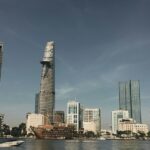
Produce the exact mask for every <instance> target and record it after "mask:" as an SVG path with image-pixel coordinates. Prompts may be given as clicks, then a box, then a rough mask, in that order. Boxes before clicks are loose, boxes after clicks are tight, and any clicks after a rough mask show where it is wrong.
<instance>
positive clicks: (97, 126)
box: [83, 108, 101, 134]
mask: <svg viewBox="0 0 150 150" xmlns="http://www.w3.org/2000/svg"><path fill="white" fill-rule="evenodd" d="M83 128H84V132H87V131H93V132H94V133H95V134H97V133H99V132H100V131H101V114H100V109H99V108H95V109H91V108H85V109H84V110H83Z"/></svg>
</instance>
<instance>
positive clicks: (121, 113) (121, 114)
mask: <svg viewBox="0 0 150 150" xmlns="http://www.w3.org/2000/svg"><path fill="white" fill-rule="evenodd" d="M126 118H129V112H128V111H127V110H114V111H112V133H113V134H117V130H118V121H119V119H126Z"/></svg>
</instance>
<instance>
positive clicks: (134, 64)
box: [0, 0, 150, 127]
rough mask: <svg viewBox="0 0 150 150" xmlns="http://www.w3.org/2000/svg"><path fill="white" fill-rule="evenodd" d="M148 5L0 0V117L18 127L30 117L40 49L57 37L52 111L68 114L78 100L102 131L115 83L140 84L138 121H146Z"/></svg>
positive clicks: (114, 102)
mask: <svg viewBox="0 0 150 150" xmlns="http://www.w3.org/2000/svg"><path fill="white" fill-rule="evenodd" d="M35 3H36V5H35ZM149 4H150V2H149V1H147V0H143V1H141V0H133V1H132V2H131V1H129V0H126V1H120V0H114V1H113V2H112V1H111V0H105V1H104V0H102V1H100V2H99V1H98V0H96V1H94V2H92V1H90V0H86V1H84V0H83V1H80V0H77V1H73V0H65V1H64V0H55V1H54V0H50V1H49V0H45V1H44V2H43V1H42V0H39V1H38V2H37V1H35V0H30V1H29V0H26V1H19V0H13V1H9V0H1V2H0V17H1V21H0V33H1V34H0V41H2V42H4V54H3V55H4V57H3V67H2V79H1V83H0V102H1V105H0V109H1V112H0V113H4V114H6V116H5V118H6V119H5V122H6V123H8V124H11V125H15V124H18V123H20V122H22V121H23V120H25V115H26V113H27V112H34V106H35V105H34V104H35V93H37V91H39V84H40V76H41V74H40V73H41V66H40V60H41V59H42V57H43V49H44V46H45V43H46V42H47V41H49V40H54V41H55V42H56V60H55V62H56V73H55V78H56V80H55V81H56V84H55V85H56V110H65V111H66V109H67V101H68V100H70V99H75V98H76V99H77V101H79V102H80V103H81V104H82V105H84V106H85V107H93V108H95V107H96V108H97V107H99V108H100V109H101V113H102V115H101V116H102V123H103V124H102V127H103V126H106V125H107V124H108V125H110V124H111V120H110V118H111V111H112V110H116V109H119V90H118V82H119V81H127V80H140V87H141V105H142V121H143V123H148V124H150V119H148V118H146V116H147V114H149V113H150V110H149V106H150V102H149V99H150V95H149V90H150V80H149V76H150V71H149V64H150V60H149V55H150V51H149V48H150V31H149V26H150V20H149V15H150V10H149V7H148V6H149ZM93 101H94V102H93ZM16 108H17V109H18V110H16ZM10 118H13V119H15V120H11V119H10ZM104 118H105V119H104Z"/></svg>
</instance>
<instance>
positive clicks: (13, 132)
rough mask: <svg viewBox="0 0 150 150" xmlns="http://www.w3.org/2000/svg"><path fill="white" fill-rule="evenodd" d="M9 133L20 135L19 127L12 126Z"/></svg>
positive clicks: (14, 135)
mask: <svg viewBox="0 0 150 150" xmlns="http://www.w3.org/2000/svg"><path fill="white" fill-rule="evenodd" d="M11 135H12V136H13V137H19V136H20V129H19V127H13V128H12V130H11Z"/></svg>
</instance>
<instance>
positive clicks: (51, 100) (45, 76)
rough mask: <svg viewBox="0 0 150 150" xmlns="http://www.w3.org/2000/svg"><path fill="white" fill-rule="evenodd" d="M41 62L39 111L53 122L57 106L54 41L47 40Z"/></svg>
mask: <svg viewBox="0 0 150 150" xmlns="http://www.w3.org/2000/svg"><path fill="white" fill-rule="evenodd" d="M41 64H42V74H41V84H40V92H39V111H38V113H40V114H43V115H45V116H47V117H48V118H49V123H53V114H54V107H55V50H54V42H53V41H50V42H47V45H46V48H45V50H44V57H43V60H42V61H41Z"/></svg>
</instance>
